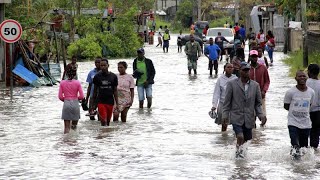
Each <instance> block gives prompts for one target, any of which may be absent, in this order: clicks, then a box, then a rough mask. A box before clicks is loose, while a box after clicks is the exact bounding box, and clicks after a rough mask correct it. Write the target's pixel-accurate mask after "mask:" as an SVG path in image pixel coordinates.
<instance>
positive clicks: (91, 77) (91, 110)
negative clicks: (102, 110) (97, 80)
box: [86, 58, 101, 120]
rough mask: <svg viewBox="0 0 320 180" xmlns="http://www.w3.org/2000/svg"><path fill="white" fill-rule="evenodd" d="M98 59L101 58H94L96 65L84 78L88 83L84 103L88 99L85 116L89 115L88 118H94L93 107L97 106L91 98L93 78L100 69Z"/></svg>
mask: <svg viewBox="0 0 320 180" xmlns="http://www.w3.org/2000/svg"><path fill="white" fill-rule="evenodd" d="M100 61H101V58H96V60H95V61H94V64H95V66H96V67H95V68H94V69H92V70H91V71H90V72H89V74H88V76H87V80H86V82H87V83H89V86H88V89H87V96H86V104H88V101H89V113H88V114H87V116H90V120H95V118H94V116H95V114H96V113H95V108H96V107H97V104H96V102H95V101H94V99H93V98H92V97H93V89H94V84H93V78H94V76H95V75H96V74H97V73H98V72H99V71H100ZM89 99H90V100H89Z"/></svg>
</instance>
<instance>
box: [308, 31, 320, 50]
mask: <svg viewBox="0 0 320 180" xmlns="http://www.w3.org/2000/svg"><path fill="white" fill-rule="evenodd" d="M307 44H308V52H309V53H312V52H316V51H317V52H319V51H320V31H319V30H318V31H308V36H307Z"/></svg>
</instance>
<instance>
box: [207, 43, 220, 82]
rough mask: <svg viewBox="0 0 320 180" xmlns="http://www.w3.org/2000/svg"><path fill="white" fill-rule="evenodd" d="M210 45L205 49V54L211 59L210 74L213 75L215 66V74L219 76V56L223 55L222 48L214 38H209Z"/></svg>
mask: <svg viewBox="0 0 320 180" xmlns="http://www.w3.org/2000/svg"><path fill="white" fill-rule="evenodd" d="M209 43H210V45H209V46H207V47H206V48H205V50H204V55H205V56H206V57H207V58H208V59H209V70H210V76H212V67H213V68H214V71H215V75H214V77H218V58H219V57H220V55H221V49H220V48H219V46H218V45H216V44H213V38H210V39H209Z"/></svg>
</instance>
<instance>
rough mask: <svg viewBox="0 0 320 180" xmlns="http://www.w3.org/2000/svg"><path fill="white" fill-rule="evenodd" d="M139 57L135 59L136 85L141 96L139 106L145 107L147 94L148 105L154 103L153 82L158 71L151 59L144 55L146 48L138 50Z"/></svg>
mask: <svg viewBox="0 0 320 180" xmlns="http://www.w3.org/2000/svg"><path fill="white" fill-rule="evenodd" d="M137 54H138V57H137V58H135V59H134V61H133V77H134V78H136V79H137V81H136V86H137V90H138V97H139V108H143V102H144V99H145V94H146V97H147V102H148V104H147V107H148V108H151V105H152V84H154V76H155V74H156V71H155V69H154V66H153V63H152V61H151V60H150V59H148V58H146V57H145V56H144V49H143V48H140V49H138V50H137Z"/></svg>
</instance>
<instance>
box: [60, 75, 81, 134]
mask: <svg viewBox="0 0 320 180" xmlns="http://www.w3.org/2000/svg"><path fill="white" fill-rule="evenodd" d="M66 74H67V76H68V79H67V80H62V81H61V82H60V87H59V99H60V100H61V101H63V108H62V117H61V119H63V120H64V134H66V133H69V132H70V128H71V129H76V128H77V124H78V120H79V119H80V106H79V100H83V98H84V95H83V90H82V87H81V84H80V81H78V80H75V79H74V77H75V76H76V70H74V69H68V70H67V72H66ZM71 124H72V125H71Z"/></svg>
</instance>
